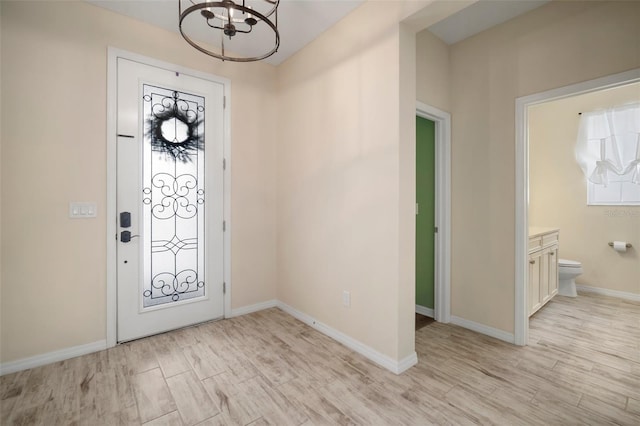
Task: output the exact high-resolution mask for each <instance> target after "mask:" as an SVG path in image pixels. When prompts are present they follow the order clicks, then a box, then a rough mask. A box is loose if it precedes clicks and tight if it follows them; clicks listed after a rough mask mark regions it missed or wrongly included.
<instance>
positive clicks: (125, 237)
mask: <svg viewBox="0 0 640 426" xmlns="http://www.w3.org/2000/svg"><path fill="white" fill-rule="evenodd" d="M136 237H139V235H131V232H130V231H122V232H120V241H121V242H123V243H128V242H129V241H131V239H132V238H136Z"/></svg>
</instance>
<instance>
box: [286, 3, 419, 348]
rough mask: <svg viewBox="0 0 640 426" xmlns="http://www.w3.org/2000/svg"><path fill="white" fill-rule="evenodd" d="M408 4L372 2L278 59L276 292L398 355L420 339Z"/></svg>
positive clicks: (412, 64)
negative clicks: (346, 299) (416, 331)
mask: <svg viewBox="0 0 640 426" xmlns="http://www.w3.org/2000/svg"><path fill="white" fill-rule="evenodd" d="M407 5H409V6H414V5H412V4H411V2H396V3H389V2H367V3H365V4H364V5H362V6H360V7H359V8H358V9H356V10H355V11H354V12H353V13H351V14H350V15H348V16H347V17H346V18H345V19H344V20H342V21H341V22H339V23H338V24H336V25H335V26H334V27H332V28H331V30H330V31H328V32H327V33H325V34H323V35H322V36H321V37H319V38H318V39H316V40H315V41H314V42H313V43H311V44H310V45H309V46H307V47H306V48H305V49H304V50H302V51H300V52H299V53H297V54H296V55H295V56H294V57H292V58H291V59H289V60H288V61H287V62H285V63H284V64H283V65H281V66H280V67H279V69H278V81H279V108H278V109H279V114H280V117H281V118H282V119H281V120H280V121H279V127H278V140H279V143H278V298H279V299H280V300H282V301H283V302H285V303H287V304H289V305H291V306H293V307H295V308H296V309H298V310H300V311H302V312H305V313H307V314H309V315H311V316H312V317H314V318H316V319H318V320H319V321H321V322H323V323H325V324H327V325H329V326H331V327H333V328H335V329H337V330H339V331H341V332H343V333H345V334H347V335H349V336H351V337H353V338H355V339H357V340H358V341H360V342H362V343H364V344H366V345H368V346H370V347H372V348H374V349H375V350H377V351H379V352H381V353H383V354H385V355H387V356H389V357H391V358H393V359H396V360H399V359H402V358H403V357H405V356H408V355H410V354H411V353H413V351H414V336H413V326H412V321H413V320H412V317H413V305H414V303H415V302H414V300H415V294H414V291H413V290H412V289H413V285H414V284H413V266H412V265H413V238H414V233H413V220H412V219H413V211H412V210H411V211H409V210H410V209H409V208H407V206H413V205H414V203H415V194H414V193H413V192H412V190H411V188H413V186H407V187H401V182H402V179H404V177H403V173H404V174H405V175H406V174H410V173H411V170H412V169H411V168H414V167H415V164H414V163H415V161H412V158H413V155H414V153H413V151H411V149H408V147H409V145H410V143H411V141H413V142H414V143H415V130H414V129H415V120H414V119H413V118H412V117H414V116H415V50H414V49H415V41H414V40H415V39H414V34H413V32H412V31H410V30H408V29H402V30H401V29H400V26H399V25H398V22H399V21H400V20H401V18H402V16H403V13H405V12H406V10H403V7H405V6H407ZM395 17H398V18H399V19H396V18H395ZM356 28H357V29H358V31H354V29H356ZM400 64H402V65H400ZM284 117H286V119H284ZM403 165H404V166H406V167H407V168H406V169H405V170H404V171H401V168H402V167H403ZM410 185H411V184H410ZM407 217H408V219H409V220H401V218H407ZM403 264H407V265H408V264H410V265H411V267H410V268H407V267H403V266H402V265H403ZM343 291H349V292H350V293H351V307H350V308H346V307H344V306H342V293H343Z"/></svg>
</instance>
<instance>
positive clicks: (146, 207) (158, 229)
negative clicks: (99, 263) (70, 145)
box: [107, 51, 229, 345]
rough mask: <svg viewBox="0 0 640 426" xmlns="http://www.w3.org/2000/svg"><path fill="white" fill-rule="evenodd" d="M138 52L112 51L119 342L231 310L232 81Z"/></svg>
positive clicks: (114, 283) (115, 335)
mask: <svg viewBox="0 0 640 426" xmlns="http://www.w3.org/2000/svg"><path fill="white" fill-rule="evenodd" d="M110 53H112V52H111V51H110ZM127 56H128V57H127ZM131 56H135V55H131V54H128V55H127V54H125V55H118V54H117V52H115V54H113V55H110V57H109V59H110V65H111V66H112V67H113V68H115V69H111V67H110V70H111V71H113V72H114V74H115V81H114V80H112V79H110V86H115V88H114V87H110V89H112V90H113V91H112V92H111V93H112V94H113V93H114V92H115V95H116V96H115V102H114V104H112V107H113V114H114V117H115V120H110V123H109V124H110V127H111V125H113V127H114V132H113V133H114V134H113V139H112V140H110V142H112V141H113V142H112V144H113V145H115V146H110V147H111V148H115V152H113V151H112V153H113V158H112V161H110V164H109V169H110V172H112V174H111V178H110V179H109V183H110V184H113V185H114V187H113V189H114V194H113V195H115V197H114V198H115V199H110V201H111V200H112V201H113V204H111V203H110V204H111V208H110V209H108V211H109V212H111V213H112V214H113V215H114V221H113V222H114V225H115V227H111V228H112V229H111V230H110V234H109V239H114V240H115V244H113V245H110V248H111V250H112V252H110V254H112V255H113V260H114V262H113V264H110V265H109V266H110V267H111V268H110V272H111V273H112V274H113V275H112V278H113V279H112V280H109V283H108V284H109V293H110V295H113V293H112V292H113V291H114V290H115V293H116V295H115V298H114V300H113V302H115V303H113V304H111V303H110V304H108V310H109V311H110V312H108V314H113V313H114V312H113V311H115V315H113V316H114V317H115V318H113V319H114V320H115V321H114V322H115V323H116V324H117V326H116V327H115V330H114V324H113V322H109V323H108V324H107V326H108V327H107V328H108V330H110V333H108V334H109V336H108V337H109V344H110V345H113V344H115V343H116V342H124V341H128V340H133V339H138V338H140V337H145V336H149V335H153V334H158V333H162V332H164V331H168V330H173V329H177V328H181V327H185V326H188V325H193V324H197V323H201V322H205V321H210V320H214V319H218V318H222V317H224V314H225V304H226V303H225V290H226V288H225V287H226V276H227V274H228V263H229V262H228V253H229V251H228V239H227V238H226V235H225V234H226V233H227V229H226V228H227V222H226V211H225V205H226V203H227V201H228V188H226V185H225V174H226V173H227V170H225V169H226V163H227V159H226V158H225V151H226V148H227V147H226V144H227V132H226V128H227V125H228V116H227V113H226V111H225V96H226V95H225V93H226V92H227V90H228V87H227V84H228V83H227V82H225V81H224V80H221V79H216V78H215V77H213V76H207V75H204V76H202V75H194V74H198V73H192V72H190V70H184V69H179V67H177V66H175V67H174V66H173V65H170V64H163V63H157V62H156V61H153V60H148V61H149V62H147V61H146V59H147V58H140V57H131ZM150 62H156V63H150ZM171 67H174V68H171ZM185 71H186V72H185ZM110 76H111V75H110ZM110 130H111V129H110ZM110 195H111V194H110ZM114 231H115V232H114ZM114 305H115V306H114Z"/></svg>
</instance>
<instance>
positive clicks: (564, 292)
mask: <svg viewBox="0 0 640 426" xmlns="http://www.w3.org/2000/svg"><path fill="white" fill-rule="evenodd" d="M580 275H582V263H580V262H577V261H575V260H568V259H559V260H558V294H559V295H561V296H569V297H576V296H577V295H578V292H577V291H576V278H577V277H578V276H580Z"/></svg>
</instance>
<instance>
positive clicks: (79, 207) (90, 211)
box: [69, 201, 98, 219]
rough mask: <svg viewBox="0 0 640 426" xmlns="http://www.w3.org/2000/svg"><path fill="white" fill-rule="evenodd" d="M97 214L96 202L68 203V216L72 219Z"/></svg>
mask: <svg viewBox="0 0 640 426" xmlns="http://www.w3.org/2000/svg"><path fill="white" fill-rule="evenodd" d="M97 214H98V206H97V203H96V202H80V201H72V202H70V203H69V217H70V218H72V219H79V218H88V217H96V216H97Z"/></svg>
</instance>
